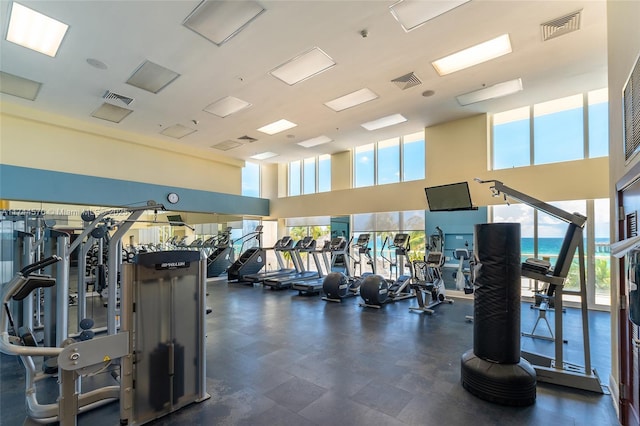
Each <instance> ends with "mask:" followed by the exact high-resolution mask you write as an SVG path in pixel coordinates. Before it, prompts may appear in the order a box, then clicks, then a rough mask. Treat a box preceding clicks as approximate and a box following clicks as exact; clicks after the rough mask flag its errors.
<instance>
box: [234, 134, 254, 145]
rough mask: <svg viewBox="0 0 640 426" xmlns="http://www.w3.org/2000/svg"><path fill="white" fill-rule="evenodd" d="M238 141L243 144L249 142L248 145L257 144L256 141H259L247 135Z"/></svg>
mask: <svg viewBox="0 0 640 426" xmlns="http://www.w3.org/2000/svg"><path fill="white" fill-rule="evenodd" d="M238 139H239V140H241V141H243V142H248V143H251V142H255V141H257V140H258V139H256V138H252V137H251V136H247V135H244V136H240V137H239V138H238Z"/></svg>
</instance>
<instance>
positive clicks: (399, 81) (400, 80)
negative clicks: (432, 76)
mask: <svg viewBox="0 0 640 426" xmlns="http://www.w3.org/2000/svg"><path fill="white" fill-rule="evenodd" d="M391 82H392V83H394V84H395V85H396V86H398V87H399V88H400V89H402V90H406V89H409V88H411V87H414V86H417V85H419V84H422V81H420V79H419V78H418V76H417V75H415V74H414V73H412V72H410V73H409V74H405V75H403V76H400V77H397V78H394V79H393V80H391Z"/></svg>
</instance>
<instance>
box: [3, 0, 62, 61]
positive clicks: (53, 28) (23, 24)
mask: <svg viewBox="0 0 640 426" xmlns="http://www.w3.org/2000/svg"><path fill="white" fill-rule="evenodd" d="M68 28H69V26H68V25H67V24H64V23H62V22H60V21H57V20H55V19H53V18H50V17H48V16H46V15H43V14H42V13H40V12H36V11H35V10H32V9H29V8H28V7H25V6H23V5H21V4H20V3H16V2H13V3H12V5H11V17H10V18H9V28H8V29H7V41H10V42H12V43H15V44H18V45H20V46H22V47H26V48H27V49H31V50H35V51H36V52H39V53H43V54H45V55H47V56H51V57H55V56H56V54H57V53H58V48H59V47H60V44H61V43H62V39H63V38H64V36H65V34H66V33H67V29H68Z"/></svg>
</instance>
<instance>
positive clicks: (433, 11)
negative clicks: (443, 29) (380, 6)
mask: <svg viewBox="0 0 640 426" xmlns="http://www.w3.org/2000/svg"><path fill="white" fill-rule="evenodd" d="M468 1H469V0H448V1H424V0H422V1H413V0H400V1H399V2H397V3H395V4H392V5H391V6H389V10H390V12H391V14H392V15H393V17H394V18H396V20H397V21H398V22H399V23H400V26H402V29H403V30H405V32H409V31H411V30H415V29H416V28H418V27H419V26H421V25H422V24H424V23H425V22H427V21H430V20H431V19H433V18H435V17H437V16H440V15H442V14H443V13H446V12H448V11H450V10H451V9H455V8H456V7H458V6H460V5H462V4H465V3H467V2H468Z"/></svg>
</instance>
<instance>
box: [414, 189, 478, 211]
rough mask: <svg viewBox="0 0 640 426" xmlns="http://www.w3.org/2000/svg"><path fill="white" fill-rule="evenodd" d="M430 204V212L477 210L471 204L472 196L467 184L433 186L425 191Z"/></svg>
mask: <svg viewBox="0 0 640 426" xmlns="http://www.w3.org/2000/svg"><path fill="white" fill-rule="evenodd" d="M424 192H425V194H426V195H427V203H429V211H432V212H441V211H455V210H475V209H476V208H475V207H473V204H471V194H470V193H469V184H468V183H467V182H458V183H451V184H448V185H439V186H431V187H427V188H425V189H424Z"/></svg>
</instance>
